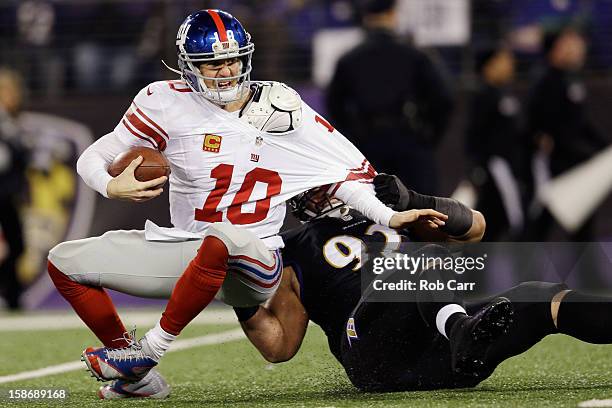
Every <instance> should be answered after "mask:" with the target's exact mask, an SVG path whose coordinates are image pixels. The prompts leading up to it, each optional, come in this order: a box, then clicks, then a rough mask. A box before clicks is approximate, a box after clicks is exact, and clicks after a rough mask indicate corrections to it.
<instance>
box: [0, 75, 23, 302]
mask: <svg viewBox="0 0 612 408" xmlns="http://www.w3.org/2000/svg"><path fill="white" fill-rule="evenodd" d="M22 102H23V86H22V79H21V77H20V76H19V75H18V74H17V73H16V72H14V71H11V70H8V69H5V68H0V230H1V231H2V236H3V240H4V242H5V250H6V251H5V252H6V254H5V256H4V257H3V258H2V259H0V291H1V293H2V295H3V297H4V299H5V300H6V303H7V306H8V308H9V309H12V310H17V309H19V297H20V295H21V292H22V285H21V283H20V282H19V277H18V276H17V270H16V265H17V260H18V259H19V256H20V255H21V254H22V253H23V250H24V242H23V232H22V225H21V219H20V215H19V211H18V208H19V201H20V200H21V198H22V196H23V193H24V191H25V187H26V177H25V170H26V164H27V153H26V149H25V147H24V145H23V140H22V135H23V132H22V130H21V129H20V127H19V125H18V123H17V120H16V119H17V116H18V114H19V112H20V110H21V105H22Z"/></svg>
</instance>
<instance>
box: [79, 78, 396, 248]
mask: <svg viewBox="0 0 612 408" xmlns="http://www.w3.org/2000/svg"><path fill="white" fill-rule="evenodd" d="M252 90H253V95H254V96H253V98H251V100H250V101H249V102H248V103H247V105H246V106H245V108H243V109H242V110H241V111H240V112H233V113H229V112H227V111H225V110H223V109H221V108H219V107H218V106H216V105H215V104H213V103H210V102H208V101H206V100H204V99H203V98H201V97H199V96H197V95H196V94H194V93H193V92H192V91H191V89H190V88H189V87H188V86H187V85H186V84H185V83H184V82H182V81H160V82H155V83H152V84H151V85H149V86H147V87H146V88H144V89H143V90H141V91H140V92H139V93H138V95H137V96H136V98H134V101H133V103H132V105H131V106H130V108H129V109H128V111H127V112H126V113H125V115H124V117H123V118H122V119H121V121H120V123H119V124H118V125H117V127H116V128H115V130H114V131H113V132H112V133H111V134H109V135H106V136H104V137H103V138H102V139H104V140H100V141H98V142H97V143H95V144H94V145H92V148H90V149H93V150H94V151H96V152H97V153H98V154H97V155H96V156H97V157H92V155H91V154H89V155H87V154H86V155H85V156H86V157H87V160H80V163H79V173H80V174H81V175H82V177H83V178H84V179H85V181H86V182H87V183H88V184H89V185H90V186H91V187H92V188H94V189H96V190H97V191H99V192H100V193H101V194H103V195H106V185H107V183H108V181H109V180H110V176H109V175H108V174H106V172H105V171H103V170H102V169H104V168H106V165H107V163H108V162H110V161H111V160H112V159H113V158H114V156H115V155H116V154H118V153H119V152H121V151H123V150H126V149H127V148H128V147H130V146H137V145H139V146H147V147H154V148H156V149H158V150H160V151H161V152H163V153H164V154H165V155H166V157H167V158H168V160H169V161H170V164H171V167H172V173H171V175H170V214H171V221H172V224H173V225H174V226H175V227H176V228H178V229H180V230H183V231H189V232H191V233H197V234H198V235H202V234H204V233H205V232H206V229H207V228H208V226H209V225H210V224H211V223H213V222H219V221H228V222H230V223H232V224H234V225H242V226H244V227H245V228H247V229H249V230H251V231H252V232H253V233H255V235H257V236H258V237H260V238H263V239H264V242H265V243H266V245H267V246H268V247H270V248H278V247H280V246H282V240H281V239H280V237H278V236H276V234H277V233H278V231H279V229H280V227H281V225H282V222H283V219H284V216H285V204H284V202H285V201H286V200H287V199H289V198H291V197H292V196H294V195H296V194H298V193H300V192H302V191H305V190H308V189H310V188H312V187H316V186H320V185H326V184H332V183H338V182H344V181H347V182H346V183H341V184H337V185H335V187H334V188H333V189H334V193H335V195H336V196H337V197H338V198H340V199H342V200H343V201H345V202H346V203H347V204H351V205H352V206H354V207H356V208H357V209H359V210H361V211H362V212H363V213H365V214H366V215H367V216H368V217H370V218H372V219H374V221H376V222H378V223H381V224H384V225H388V223H389V219H390V218H391V216H392V215H393V211H392V210H390V209H389V208H387V207H385V206H384V205H383V204H382V203H380V201H378V200H377V199H376V198H375V196H374V194H373V189H372V187H371V179H372V178H373V177H374V175H375V174H376V173H375V171H374V169H373V168H372V166H371V165H370V164H369V163H368V161H367V160H366V159H365V157H364V156H363V155H362V154H361V153H360V152H359V151H358V150H357V149H356V148H355V147H354V146H353V145H352V144H351V143H350V142H349V141H348V140H347V139H346V138H345V137H344V136H342V135H341V134H340V133H339V132H338V131H336V130H335V129H334V128H333V127H332V125H330V124H329V123H328V122H327V121H326V120H325V119H323V118H322V117H321V116H319V115H318V114H317V113H316V112H315V111H314V110H312V109H311V108H310V107H309V106H308V105H307V104H306V103H304V102H302V101H301V100H300V98H299V95H297V93H295V91H293V90H291V89H290V88H288V87H286V86H284V85H282V84H278V83H254V84H253V85H252ZM262 90H263V91H264V92H263V96H262ZM263 97H265V98H268V99H270V100H271V101H270V102H271V103H272V104H273V103H274V98H277V99H279V100H283V101H284V103H285V105H291V104H293V105H294V106H286V109H287V110H293V112H292V115H293V117H292V118H293V123H292V124H291V126H290V128H288V129H282V130H281V131H280V132H278V131H275V130H269V129H270V126H267V127H266V124H265V123H262V119H265V120H266V121H268V122H269V121H273V120H274V119H275V117H274V115H266V114H265V112H264V114H263V115H261V116H257V113H258V109H259V108H260V107H261V106H267V105H262V104H261V103H259V102H260V101H259V100H258V98H263ZM268 105H270V104H268ZM277 110H278V108H277ZM280 111H281V112H282V110H280ZM260 129H268V131H264V130H260ZM86 153H87V152H86ZM147 229H148V231H147V232H148V233H149V234H148V235H147V237H148V238H149V236H150V235H151V236H153V235H154V234H153V233H152V232H151V228H150V226H149V228H147ZM156 230H157V231H160V229H156ZM164 233H165V234H167V235H169V236H172V235H178V236H182V235H181V233H180V232H178V231H168V230H166V231H165V232H164ZM266 238H267V239H266Z"/></svg>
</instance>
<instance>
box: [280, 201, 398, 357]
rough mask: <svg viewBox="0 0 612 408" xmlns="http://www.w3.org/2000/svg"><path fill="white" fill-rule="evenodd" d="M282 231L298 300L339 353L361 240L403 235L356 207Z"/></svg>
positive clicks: (357, 286) (357, 287) (356, 284)
mask: <svg viewBox="0 0 612 408" xmlns="http://www.w3.org/2000/svg"><path fill="white" fill-rule="evenodd" d="M281 235H282V237H283V240H284V241H285V248H284V249H283V262H284V264H285V266H292V267H293V269H294V270H295V272H296V274H297V278H298V280H299V282H300V289H301V293H300V297H301V301H302V304H303V305H304V308H305V309H306V312H307V313H308V316H309V318H310V320H312V321H313V322H315V323H316V324H318V325H319V326H321V328H322V329H323V331H324V332H325V334H326V335H327V338H328V342H329V347H330V349H331V351H332V353H333V354H334V356H336V358H338V359H339V355H340V340H341V336H342V335H343V333H344V329H345V325H346V320H347V319H348V317H349V314H350V313H351V312H352V310H353V309H354V308H355V306H356V305H357V303H358V302H359V299H360V298H361V275H360V272H361V269H360V267H361V259H360V253H361V245H362V244H363V245H365V246H366V248H367V245H368V243H372V242H377V243H384V242H401V241H402V240H406V239H407V238H405V237H403V236H401V235H399V234H398V233H397V232H396V231H395V230H392V229H390V228H388V227H383V226H381V225H378V224H375V223H374V222H372V221H370V220H369V219H367V218H366V217H364V216H363V215H361V214H360V213H358V212H356V211H351V212H349V214H348V215H345V216H343V217H341V218H335V217H324V218H321V219H318V220H314V221H311V222H308V223H306V224H304V225H302V226H300V227H298V228H295V229H292V230H290V231H287V232H284V233H283V234H281ZM379 245H380V244H379Z"/></svg>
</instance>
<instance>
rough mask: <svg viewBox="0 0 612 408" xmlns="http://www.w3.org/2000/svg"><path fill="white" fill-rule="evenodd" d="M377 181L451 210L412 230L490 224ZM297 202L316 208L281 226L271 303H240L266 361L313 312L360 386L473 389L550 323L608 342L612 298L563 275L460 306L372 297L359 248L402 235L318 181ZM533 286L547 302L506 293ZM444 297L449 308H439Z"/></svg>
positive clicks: (278, 358)
mask: <svg viewBox="0 0 612 408" xmlns="http://www.w3.org/2000/svg"><path fill="white" fill-rule="evenodd" d="M375 185H376V190H377V194H378V195H379V198H381V199H382V200H383V201H386V202H390V203H392V204H393V205H394V208H395V209H399V208H401V209H415V210H416V211H418V210H419V209H421V208H433V209H435V210H437V211H439V212H441V213H444V214H447V215H448V220H447V221H446V223H445V225H443V226H440V225H439V224H435V223H434V222H432V221H431V220H428V219H426V220H425V221H423V220H421V221H419V222H417V223H416V225H415V227H414V228H413V229H412V230H411V231H410V232H409V233H410V234H412V235H413V236H412V237H411V238H412V239H422V240H428V241H431V240H434V239H435V240H459V241H477V240H479V239H480V238H481V237H482V235H483V233H484V227H485V225H484V218H483V217H482V215H481V214H480V213H478V212H475V211H472V210H470V209H468V208H467V207H465V206H463V205H461V204H460V203H458V202H457V201H454V200H451V199H444V198H437V197H429V196H422V195H419V194H417V193H415V192H413V191H409V190H407V189H406V188H405V187H404V186H403V185H402V184H401V182H399V180H397V179H396V178H394V177H393V176H386V175H379V176H377V178H376V179H375ZM293 204H294V205H293V209H294V214H296V215H298V216H299V217H302V218H312V217H313V216H316V217H314V219H311V220H310V221H309V222H308V223H305V224H304V225H302V226H301V227H298V228H296V229H293V230H291V231H288V232H287V233H285V235H284V236H283V239H284V240H285V244H286V246H285V249H284V251H283V257H284V262H285V265H286V267H285V270H284V272H283V280H282V283H281V285H280V287H279V289H278V291H277V292H276V294H275V295H274V296H273V298H272V299H270V300H269V301H268V302H267V303H266V304H265V305H264V306H259V307H256V308H247V309H237V310H236V313H237V315H238V318H239V320H240V321H241V325H242V327H243V329H244V331H245V333H246V334H247V336H248V337H249V339H250V340H251V342H252V343H253V344H254V345H255V347H256V348H257V349H258V350H259V351H260V353H261V354H262V355H263V356H264V358H265V359H267V360H268V361H271V362H282V361H287V360H289V359H291V358H292V357H293V356H294V355H295V354H296V353H297V351H298V349H299V347H300V345H301V342H302V339H303V337H304V335H305V332H306V327H307V324H308V321H309V320H311V321H313V322H314V323H316V324H318V325H319V326H321V328H322V329H323V331H324V332H325V334H326V336H327V338H328V343H329V347H330V350H331V352H332V354H333V355H334V356H335V357H336V359H338V361H339V362H340V363H341V364H342V366H343V367H344V369H345V370H346V373H347V375H348V377H349V379H350V380H351V382H352V383H353V384H354V385H355V386H356V387H358V388H359V389H362V390H365V391H380V392H384V391H408V390H427V389H438V388H459V387H472V386H475V385H476V384H478V383H479V382H481V381H482V380H484V379H485V378H487V377H488V376H489V375H490V374H491V373H492V372H493V370H494V369H495V367H496V366H497V365H498V364H499V363H500V362H501V361H503V360H505V359H507V358H509V357H511V356H514V355H517V354H520V353H522V352H524V351H526V350H527V349H529V348H530V347H531V346H533V345H534V344H536V343H537V342H538V341H540V340H541V339H542V338H543V337H545V336H546V335H548V334H553V333H565V334H568V335H571V336H573V337H576V338H578V339H581V340H583V341H587V342H591V343H612V303H611V302H612V300H610V299H607V298H598V297H595V296H589V295H585V294H582V293H579V292H576V291H571V290H568V289H567V287H566V286H565V285H563V284H555V283H545V282H526V283H523V284H521V285H518V286H516V287H514V288H512V289H510V290H509V291H507V292H505V293H503V294H502V295H501V296H502V297H495V298H492V299H483V300H482V301H478V302H471V303H462V306H463V307H465V309H464V310H461V309H459V308H458V307H456V306H458V305H457V304H458V303H461V302H460V300H459V299H456V298H453V297H452V295H450V296H451V297H450V298H449V300H448V302H443V303H440V302H429V301H428V300H427V299H420V300H419V301H417V302H403V303H402V302H386V303H380V302H368V294H367V291H366V294H365V295H362V291H361V278H360V274H361V269H360V259H359V258H358V256H357V252H356V251H355V249H356V248H358V246H359V245H361V243H364V244H365V245H366V246H368V244H369V243H372V242H377V241H378V242H380V241H383V242H387V243H393V242H400V241H402V240H405V239H406V237H405V236H402V235H399V234H398V232H396V231H394V230H391V229H388V228H385V227H382V226H380V225H376V224H373V223H372V222H371V221H369V220H368V219H366V218H365V217H363V216H362V215H360V214H359V213H357V212H355V211H352V210H349V209H348V208H346V207H344V206H342V205H341V204H342V203H334V202H333V200H330V199H328V198H327V197H326V196H325V194H324V193H323V192H322V191H321V190H318V191H315V192H310V193H309V194H307V195H304V196H301V197H299V198H298V199H297V200H294V202H293ZM417 218H418V217H417ZM530 294H531V295H532V296H531V298H534V299H535V298H537V299H542V301H537V302H523V301H521V302H509V300H510V301H512V300H513V299H525V298H526V297H527V296H529V295H530ZM508 299H509V300H508ZM445 306H446V308H447V309H450V315H449V314H448V313H447V315H446V316H440V315H441V313H442V311H443V310H444V309H445ZM449 306H450V307H449ZM466 311H467V315H466V314H465V312H466Z"/></svg>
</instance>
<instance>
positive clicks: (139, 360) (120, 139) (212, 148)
mask: <svg viewBox="0 0 612 408" xmlns="http://www.w3.org/2000/svg"><path fill="white" fill-rule="evenodd" d="M176 44H177V49H178V62H179V68H180V70H176V72H177V73H179V74H180V75H181V80H176V81H160V82H155V83H152V84H150V85H149V86H147V87H146V88H144V89H143V90H141V91H140V93H139V94H138V95H137V96H136V97H135V98H134V101H133V103H132V105H131V106H130V108H129V109H128V111H127V112H126V114H125V115H124V116H123V118H122V120H121V121H120V123H119V124H118V125H117V127H116V128H115V129H114V130H113V131H112V132H111V133H109V134H107V135H105V136H103V137H102V138H100V139H99V140H98V141H97V142H95V143H94V144H93V145H92V146H90V147H89V148H88V149H87V150H86V151H85V152H84V153H83V155H82V156H81V157H80V159H79V161H78V163H77V171H78V173H79V174H80V175H81V177H82V178H83V179H84V180H85V182H86V183H87V184H88V185H89V186H91V187H92V188H94V189H95V190H97V191H98V192H99V193H100V194H102V195H104V196H105V197H108V198H113V199H122V200H131V201H135V202H139V201H143V200H147V199H151V198H154V197H157V196H158V195H159V194H161V192H162V189H161V187H159V186H160V185H161V184H162V183H163V182H165V181H166V180H165V178H164V177H160V178H158V179H155V180H152V181H148V182H139V181H137V180H136V179H135V178H134V170H135V168H136V167H137V166H138V165H139V164H140V163H141V162H142V158H138V159H136V160H134V161H133V162H132V163H131V164H130V165H129V166H128V167H127V168H126V170H125V171H124V172H123V173H121V174H120V175H118V176H117V177H115V178H112V177H111V176H110V175H109V174H108V173H107V171H106V168H107V167H108V165H109V164H110V162H111V161H112V160H113V159H114V157H116V156H117V155H118V154H119V153H121V152H123V151H125V150H127V149H128V148H130V147H132V146H149V147H153V148H156V149H158V150H159V151H160V152H162V153H163V154H164V155H165V156H166V157H167V159H168V160H169V162H170V165H171V170H172V173H171V175H170V180H169V184H170V214H171V221H172V224H173V226H174V227H173V228H162V227H158V226H157V225H155V224H153V223H152V222H147V224H146V225H145V230H144V231H111V232H107V233H106V234H104V235H102V236H100V237H95V238H88V239H83V240H78V241H70V242H65V243H62V244H60V245H58V246H56V247H55V248H53V249H52V250H51V251H50V253H49V265H48V269H49V274H50V276H51V278H52V280H53V282H54V283H55V285H56V287H57V288H58V290H59V292H60V293H61V294H62V295H63V296H64V298H65V299H66V300H67V301H68V302H69V303H70V304H71V305H72V307H73V308H74V309H75V311H76V312H77V314H78V315H79V316H80V317H81V319H83V321H84V322H85V323H86V324H87V325H88V326H89V327H90V329H91V330H92V331H93V332H94V333H95V334H96V336H97V337H98V338H99V339H100V340H101V341H102V343H103V344H104V346H105V347H102V348H97V349H96V348H88V349H86V350H85V351H84V352H83V355H82V359H83V360H84V361H85V363H86V364H87V366H88V368H89V370H90V371H91V372H92V374H93V375H94V376H95V377H97V378H98V379H100V380H115V379H120V380H121V381H132V382H134V381H138V380H140V379H142V378H143V377H144V376H145V375H147V373H148V372H149V371H150V369H151V368H152V367H154V366H155V365H156V364H157V362H158V361H159V359H160V358H161V356H162V355H163V354H164V352H165V351H166V350H167V349H168V347H169V346H170V344H171V342H172V341H173V340H174V339H175V337H176V336H177V335H178V334H179V333H180V332H181V330H182V329H183V328H184V327H185V326H186V325H187V324H188V323H189V322H190V321H191V320H192V319H193V318H194V317H195V316H197V315H198V314H199V313H200V312H201V311H202V310H203V309H204V308H205V307H206V306H207V305H208V304H209V303H210V301H212V299H213V298H214V297H215V296H216V297H217V298H219V299H221V300H223V301H225V302H226V303H228V304H230V305H233V306H240V307H248V306H253V305H256V304H259V303H261V302H263V301H264V300H266V299H267V298H269V297H270V296H271V295H272V294H273V293H274V291H275V289H276V288H277V287H278V285H279V282H280V277H281V271H282V261H281V258H280V252H279V249H280V248H282V246H283V242H282V239H281V238H280V236H279V235H278V232H279V230H280V227H281V225H282V222H283V219H284V216H285V201H286V200H288V199H290V198H291V197H293V196H295V195H296V194H299V193H301V192H303V191H306V190H308V189H310V188H313V187H316V186H321V185H329V186H330V187H329V192H330V194H333V195H335V196H336V197H337V198H339V199H341V200H342V201H344V202H345V203H347V204H348V205H350V206H351V207H353V208H355V209H356V210H358V211H360V212H361V213H363V214H364V215H366V216H367V217H368V218H370V219H372V220H373V221H375V222H377V223H380V224H382V225H385V226H390V227H392V228H403V227H406V226H407V225H408V224H410V223H412V222H415V221H417V220H418V219H419V218H421V219H422V218H429V219H431V220H432V221H433V222H435V223H437V224H438V225H443V224H444V219H446V216H445V215H444V214H441V213H439V212H436V211H434V210H419V211H405V212H395V211H393V210H391V209H390V208H388V207H386V206H385V205H384V204H383V203H381V202H380V201H379V200H378V199H377V198H376V197H375V195H374V190H373V188H372V184H371V183H372V178H373V177H374V175H375V174H376V172H375V171H374V169H373V168H372V166H371V165H370V164H369V163H368V161H367V160H366V159H365V158H364V156H363V155H362V154H361V153H360V152H359V151H358V150H357V149H356V148H355V147H354V146H353V145H352V144H351V143H350V142H348V141H347V140H346V139H345V138H344V137H343V136H342V135H341V134H340V133H339V132H337V131H336V130H335V129H334V128H333V127H332V125H330V124H329V123H328V122H327V121H326V120H325V119H324V118H322V117H321V116H320V115H318V114H317V113H316V112H315V111H314V110H313V109H311V108H310V107H309V106H308V105H307V104H305V103H304V102H303V101H301V99H300V97H299V95H298V94H297V93H296V92H295V91H293V90H292V89H290V88H289V87H287V86H285V85H283V84H280V83H276V82H251V81H250V80H249V77H250V72H251V56H252V53H253V49H254V45H253V43H252V42H251V40H250V35H249V34H248V33H247V32H246V31H245V30H244V28H243V27H242V25H241V24H240V22H239V21H238V20H237V19H235V18H234V17H233V16H231V15H230V14H228V13H226V12H223V11H220V10H202V11H199V12H196V13H193V14H191V15H190V16H188V17H187V19H186V20H185V21H184V22H183V24H182V25H181V27H180V28H179V31H178V35H177V39H176ZM103 288H111V289H115V290H118V291H122V292H125V293H129V294H133V295H138V296H148V297H170V300H169V302H168V305H167V307H166V310H165V311H164V313H163V314H162V317H161V319H160V321H159V323H158V324H157V325H156V326H155V327H154V328H153V329H151V330H149V332H147V334H146V335H145V336H144V338H143V339H141V340H140V341H135V339H134V338H133V337H132V336H129V335H126V336H124V333H125V328H124V326H123V324H122V323H121V320H120V319H119V317H118V315H117V313H116V311H115V309H114V306H113V304H112V302H111V300H110V298H109V297H108V295H107V294H106V292H105V291H104V289H103ZM122 384H123V383H122ZM161 396H163V395H161Z"/></svg>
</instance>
